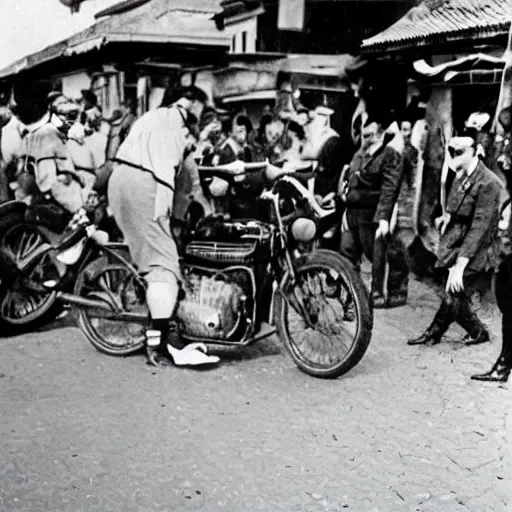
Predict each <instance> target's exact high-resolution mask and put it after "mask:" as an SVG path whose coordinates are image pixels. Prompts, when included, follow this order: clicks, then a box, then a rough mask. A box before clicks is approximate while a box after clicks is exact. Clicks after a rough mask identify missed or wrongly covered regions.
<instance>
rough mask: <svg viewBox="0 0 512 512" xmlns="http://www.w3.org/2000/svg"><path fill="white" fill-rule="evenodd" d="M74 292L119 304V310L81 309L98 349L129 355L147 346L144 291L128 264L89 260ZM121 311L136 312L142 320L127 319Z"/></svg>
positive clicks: (81, 319) (83, 328)
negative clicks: (122, 315)
mask: <svg viewBox="0 0 512 512" xmlns="http://www.w3.org/2000/svg"><path fill="white" fill-rule="evenodd" d="M98 269H100V270H98ZM74 294H75V295H79V296H80V297H83V298H85V299H91V300H94V301H99V302H104V303H105V304H115V305H116V306H117V313H116V311H115V310H111V311H109V310H108V308H107V309H105V308H94V307H88V306H84V307H79V309H78V325H79V327H80V329H81V331H82V332H83V333H84V334H85V336H86V337H87V339H88V340H89V341H90V343H91V344H92V345H93V346H94V347H95V348H96V349H97V350H99V351H100V352H103V353H104V354H108V355H111V356H128V355H131V354H134V353H135V352H138V351H140V350H141V349H142V348H143V347H144V344H145V331H146V328H147V326H146V325H145V324H146V323H147V319H148V312H147V307H146V305H145V301H144V292H143V290H141V289H140V288H139V286H138V284H137V280H136V279H135V276H134V275H133V274H132V272H131V271H130V270H129V269H128V268H127V267H125V266H124V265H122V264H120V263H114V264H103V261H102V260H96V261H93V262H91V263H89V264H88V265H87V266H86V267H85V268H84V269H83V270H82V271H81V272H80V274H79V275H78V278H77V280H76V284H75V289H74ZM119 313H121V314H122V313H125V314H132V315H133V317H134V318H136V317H139V320H138V321H133V322H130V321H127V320H125V319H123V318H122V317H121V314H119Z"/></svg>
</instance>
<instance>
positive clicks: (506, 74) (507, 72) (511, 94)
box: [493, 23, 512, 135]
mask: <svg viewBox="0 0 512 512" xmlns="http://www.w3.org/2000/svg"><path fill="white" fill-rule="evenodd" d="M503 57H504V60H505V68H504V69H503V74H502V75H501V86H500V95H499V97H498V105H497V106H496V115H495V117H494V122H493V131H495V133H496V134H497V135H504V130H503V127H502V126H501V125H500V124H499V123H498V116H499V115H500V112H501V111H502V110H503V109H504V108H507V107H510V106H511V105H512V23H511V24H510V28H509V31H508V41H507V48H506V49H505V53H504V55H503Z"/></svg>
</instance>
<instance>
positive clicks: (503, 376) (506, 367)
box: [471, 357, 512, 382]
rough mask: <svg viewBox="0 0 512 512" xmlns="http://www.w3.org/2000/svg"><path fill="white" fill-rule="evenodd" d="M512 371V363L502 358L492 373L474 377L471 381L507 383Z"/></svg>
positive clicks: (492, 369) (495, 364)
mask: <svg viewBox="0 0 512 512" xmlns="http://www.w3.org/2000/svg"><path fill="white" fill-rule="evenodd" d="M511 370H512V362H511V361H510V360H509V361H507V360H506V359H505V358H504V357H500V358H499V359H498V360H497V361H496V363H494V366H493V367H492V368H491V370H490V371H488V372H487V373H482V374H481V375H472V376H471V380H478V381H482V382H507V380H508V377H509V375H510V371H511Z"/></svg>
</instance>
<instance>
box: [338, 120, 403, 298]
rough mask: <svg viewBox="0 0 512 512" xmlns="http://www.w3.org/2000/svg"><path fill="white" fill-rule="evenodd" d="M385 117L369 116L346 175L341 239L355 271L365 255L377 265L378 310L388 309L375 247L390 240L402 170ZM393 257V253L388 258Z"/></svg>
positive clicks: (374, 275)
mask: <svg viewBox="0 0 512 512" xmlns="http://www.w3.org/2000/svg"><path fill="white" fill-rule="evenodd" d="M372 116H373V117H372ZM385 117H386V116H384V115H382V116H379V115H377V114H372V113H370V116H369V117H368V119H367V121H366V124H365V125H364V126H363V129H362V134H361V140H362V143H361V150H359V151H358V152H357V153H356V154H355V156H354V158H353V159H352V162H351V164H350V167H349V170H348V171H347V172H348V175H347V176H346V178H345V179H346V183H347V186H346V191H345V192H344V194H343V196H344V199H345V204H346V208H347V209H346V213H345V217H344V219H345V221H344V222H343V231H342V235H341V255H342V256H345V257H346V258H347V259H349V260H350V261H351V262H352V263H353V264H354V265H355V266H356V268H358V267H359V265H360V263H361V257H362V256H363V254H364V255H365V256H366V257H367V258H368V259H369V260H370V261H371V262H372V263H374V265H373V268H372V299H373V303H374V306H375V307H383V306H384V305H385V298H384V297H383V296H382V291H381V284H382V283H381V282H380V277H381V276H380V274H379V272H378V268H380V267H378V265H375V262H374V251H375V243H376V240H377V239H380V238H384V239H386V238H388V237H389V236H390V223H391V218H392V215H393V209H394V207H395V203H396V200H397V197H398V193H399V190H400V185H401V181H402V169H403V166H402V157H401V155H400V153H398V151H396V149H394V148H393V147H392V146H391V145H390V144H389V137H390V136H389V135H386V134H385V131H384V130H385V127H386V126H388V125H389V123H388V122H387V121H386V119H385ZM344 188H345V187H344ZM342 198H343V197H342ZM391 257H392V254H391V253H390V254H389V255H388V258H391ZM378 263H379V264H380V262H378Z"/></svg>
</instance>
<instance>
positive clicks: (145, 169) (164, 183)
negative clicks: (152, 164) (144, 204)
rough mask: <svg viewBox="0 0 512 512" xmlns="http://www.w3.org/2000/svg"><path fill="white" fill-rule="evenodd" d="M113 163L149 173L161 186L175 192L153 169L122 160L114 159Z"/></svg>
mask: <svg viewBox="0 0 512 512" xmlns="http://www.w3.org/2000/svg"><path fill="white" fill-rule="evenodd" d="M112 161H113V162H115V163H116V164H122V165H128V166H129V167H133V168H134V169H139V171H143V172H147V173H149V174H151V176H153V179H154V180H155V181H156V182H157V183H158V184H159V185H163V186H164V187H167V188H168V189H170V190H172V191H173V192H174V187H173V186H171V185H169V183H166V182H165V181H164V180H161V179H160V178H159V177H158V176H157V175H156V174H155V173H154V171H152V170H151V169H148V168H146V167H143V166H142V165H138V164H134V163H132V162H128V161H127V160H123V159H122V158H112Z"/></svg>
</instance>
